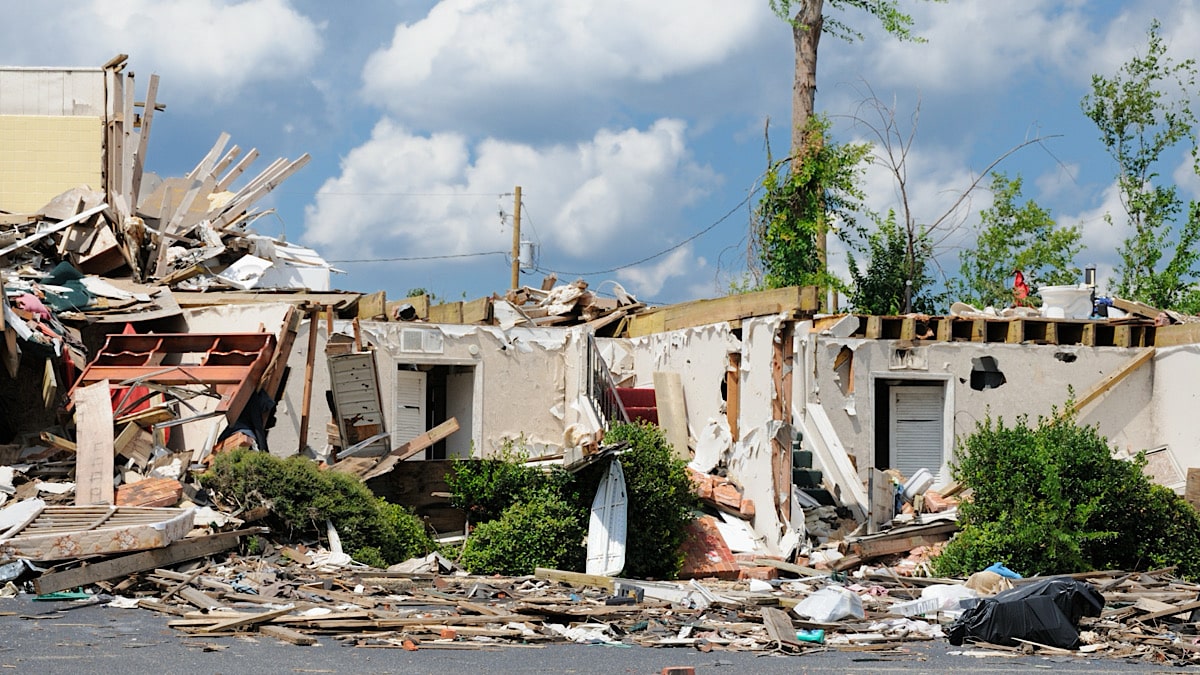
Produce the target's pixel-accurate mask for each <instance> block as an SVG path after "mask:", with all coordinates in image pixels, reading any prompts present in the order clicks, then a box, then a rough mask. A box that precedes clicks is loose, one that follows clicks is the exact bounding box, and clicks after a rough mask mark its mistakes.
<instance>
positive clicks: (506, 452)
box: [446, 441, 571, 523]
mask: <svg viewBox="0 0 1200 675" xmlns="http://www.w3.org/2000/svg"><path fill="white" fill-rule="evenodd" d="M525 459H526V455H525V452H524V451H523V450H517V449H514V447H513V443H512V441H508V442H506V444H505V446H504V449H503V450H502V452H501V453H500V455H499V456H498V457H494V458H489V459H459V460H455V462H454V468H453V469H452V470H451V471H450V472H449V473H447V474H446V484H447V485H448V486H449V487H450V492H451V497H450V503H451V505H453V506H454V508H457V509H462V510H463V511H466V512H467V515H468V516H469V517H470V519H471V521H472V522H475V523H484V522H488V521H491V520H495V519H497V518H499V517H500V516H501V515H502V514H503V513H504V511H505V510H506V509H508V507H510V506H512V505H513V504H515V503H518V502H521V501H525V500H528V499H529V498H531V497H533V496H534V495H536V494H538V493H540V492H542V491H545V490H547V489H550V490H552V491H553V490H556V489H557V488H559V487H562V486H565V485H567V484H568V483H570V482H571V475H570V474H569V473H567V472H566V471H564V470H562V469H561V468H555V469H551V470H548V471H547V470H542V469H540V468H538V467H533V466H528V465H526V464H525Z"/></svg>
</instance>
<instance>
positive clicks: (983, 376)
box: [971, 356, 1008, 391]
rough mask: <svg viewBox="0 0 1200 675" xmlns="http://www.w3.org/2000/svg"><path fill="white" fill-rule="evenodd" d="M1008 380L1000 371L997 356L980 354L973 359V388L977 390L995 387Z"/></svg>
mask: <svg viewBox="0 0 1200 675" xmlns="http://www.w3.org/2000/svg"><path fill="white" fill-rule="evenodd" d="M1007 381H1008V380H1007V378H1005V377H1004V373H1002V372H1000V366H999V364H997V363H996V358H995V357H993V356H979V357H975V358H973V359H971V388H972V389H974V390H975V391H983V390H984V389H995V388H997V387H999V386H1001V385H1003V384H1004V383H1005V382H1007Z"/></svg>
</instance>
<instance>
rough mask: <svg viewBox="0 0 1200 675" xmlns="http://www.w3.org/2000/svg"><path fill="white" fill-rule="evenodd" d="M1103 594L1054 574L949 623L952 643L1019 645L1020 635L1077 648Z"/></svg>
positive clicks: (985, 601) (988, 601) (1100, 606)
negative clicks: (1082, 621) (1082, 623)
mask: <svg viewBox="0 0 1200 675" xmlns="http://www.w3.org/2000/svg"><path fill="white" fill-rule="evenodd" d="M1103 609H1104V596H1102V595H1100V593H1099V592H1097V591H1096V589H1095V588H1092V586H1091V585H1090V584H1088V583H1086V582H1083V581H1077V580H1075V579H1071V578H1069V577H1050V578H1048V579H1045V580H1043V581H1035V582H1032V583H1029V584H1023V585H1021V586H1018V587H1017V588H1013V589H1011V590H1007V591H1004V592H1003V593H1000V594H998V595H996V596H995V597H992V598H984V599H983V600H981V601H979V603H978V604H977V605H975V606H974V607H972V608H970V609H968V610H967V611H966V612H964V613H963V615H962V617H961V618H959V620H958V621H955V622H954V625H952V626H950V635H949V637H950V644H953V645H961V644H963V643H964V642H975V641H982V642H990V643H992V644H997V645H1005V646H1008V647H1014V646H1016V645H1017V644H1018V643H1017V642H1016V640H1017V639H1021V640H1028V641H1030V642H1037V643H1039V644H1044V645H1050V646H1052V647H1061V648H1062V649H1075V648H1077V647H1078V646H1079V619H1080V618H1082V617H1085V616H1100V612H1101V611H1102V610H1103Z"/></svg>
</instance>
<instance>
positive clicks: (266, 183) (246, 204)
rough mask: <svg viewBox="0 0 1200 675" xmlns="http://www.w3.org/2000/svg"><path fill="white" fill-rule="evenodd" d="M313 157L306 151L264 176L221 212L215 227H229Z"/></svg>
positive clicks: (214, 224) (214, 223)
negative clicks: (253, 187)
mask: <svg viewBox="0 0 1200 675" xmlns="http://www.w3.org/2000/svg"><path fill="white" fill-rule="evenodd" d="M311 159H312V157H309V155H308V153H304V154H303V155H301V156H300V157H299V158H298V159H296V161H294V162H292V163H291V164H288V165H286V166H285V167H283V168H282V169H279V170H278V171H275V172H274V173H273V174H272V175H270V177H269V178H266V177H262V178H263V180H262V181H261V184H260V185H258V186H257V187H256V188H255V189H254V190H253V191H251V192H249V193H248V194H247V195H246V196H245V197H243V198H242V199H238V200H235V201H234V202H232V203H230V205H228V206H227V207H226V210H225V212H224V213H223V214H221V216H220V217H219V218H218V219H217V220H215V221H213V228H215V229H218V230H220V229H221V228H224V227H227V226H228V225H229V224H230V223H232V222H234V221H235V220H237V219H238V218H239V217H241V216H242V214H244V213H245V212H246V211H247V209H249V208H250V206H251V205H252V204H253V203H254V202H255V201H257V200H258V199H259V198H260V197H262V196H264V195H266V194H267V193H268V192H270V191H271V190H274V189H275V188H277V187H279V185H280V184H281V183H283V181H284V180H286V179H287V178H288V177H290V176H291V175H292V174H294V173H296V172H297V171H299V170H300V169H301V168H302V167H303V166H304V165H305V164H308V162H309V160H311ZM260 177H261V176H260Z"/></svg>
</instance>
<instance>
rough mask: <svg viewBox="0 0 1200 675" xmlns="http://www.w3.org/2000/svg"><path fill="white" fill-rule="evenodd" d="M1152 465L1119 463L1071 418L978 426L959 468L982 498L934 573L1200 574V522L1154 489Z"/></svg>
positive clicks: (969, 505) (967, 511) (967, 506)
mask: <svg viewBox="0 0 1200 675" xmlns="http://www.w3.org/2000/svg"><path fill="white" fill-rule="evenodd" d="M1144 465H1145V459H1144V457H1142V456H1139V457H1138V458H1137V459H1136V460H1134V461H1126V460H1122V459H1117V458H1115V457H1113V456H1112V450H1111V449H1110V447H1109V445H1108V441H1107V440H1106V439H1105V438H1104V437H1102V436H1100V434H1099V432H1098V431H1097V429H1096V428H1095V427H1090V426H1079V425H1078V424H1077V423H1076V421H1075V419H1074V418H1073V417H1070V416H1063V417H1058V418H1041V419H1039V420H1038V423H1037V425H1036V426H1030V425H1029V423H1028V418H1025V417H1021V418H1019V419H1018V420H1017V424H1016V425H1015V426H1012V427H1009V426H1006V425H1005V424H1004V422H1003V420H998V421H996V422H993V421H992V420H991V419H990V418H989V419H987V420H986V421H984V422H980V423H978V424H977V425H976V429H975V432H974V433H973V434H972V435H970V436H969V437H967V438H966V439H965V440H963V441H960V444H959V447H958V449H957V451H956V461H955V463H954V465H953V467H952V470H953V474H954V477H955V479H956V480H958V481H960V482H961V483H962V484H963V485H964V486H966V487H968V488H970V489H971V490H972V491H973V493H974V494H973V496H972V499H970V500H968V501H966V502H964V503H963V504H962V505H961V506H960V507H959V523H960V525H961V528H962V529H961V531H960V532H959V533H958V535H956V536H955V537H954V538H953V539H952V540H951V541H950V543H949V544H947V546H946V548H945V550H944V551H943V553H942V555H940V556H939V557H938V558H937V559H936V560H935V561H934V569H935V572H936V573H937V574H941V575H946V576H966V575H969V574H971V573H973V572H976V571H978V570H981V569H983V568H985V567H987V566H988V565H991V564H992V563H994V562H998V561H999V562H1004V563H1005V564H1007V565H1008V566H1009V567H1010V568H1012V569H1014V570H1016V571H1018V572H1020V573H1022V574H1024V575H1026V576H1029V575H1034V574H1039V575H1047V574H1065V573H1072V572H1080V571H1086V570H1091V569H1126V570H1136V569H1147V568H1152V567H1161V566H1167V565H1178V566H1179V572H1180V573H1181V574H1183V575H1184V576H1188V577H1195V576H1197V575H1198V574H1200V515H1198V514H1197V513H1196V510H1195V509H1194V508H1192V507H1191V505H1189V504H1188V503H1187V502H1185V501H1184V500H1183V499H1181V498H1180V497H1178V496H1177V495H1175V494H1174V493H1173V492H1171V491H1170V490H1169V489H1166V488H1164V487H1161V486H1156V485H1153V484H1151V483H1150V480H1149V479H1148V478H1147V477H1146V476H1145V474H1143V473H1142V467H1143V466H1144Z"/></svg>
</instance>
